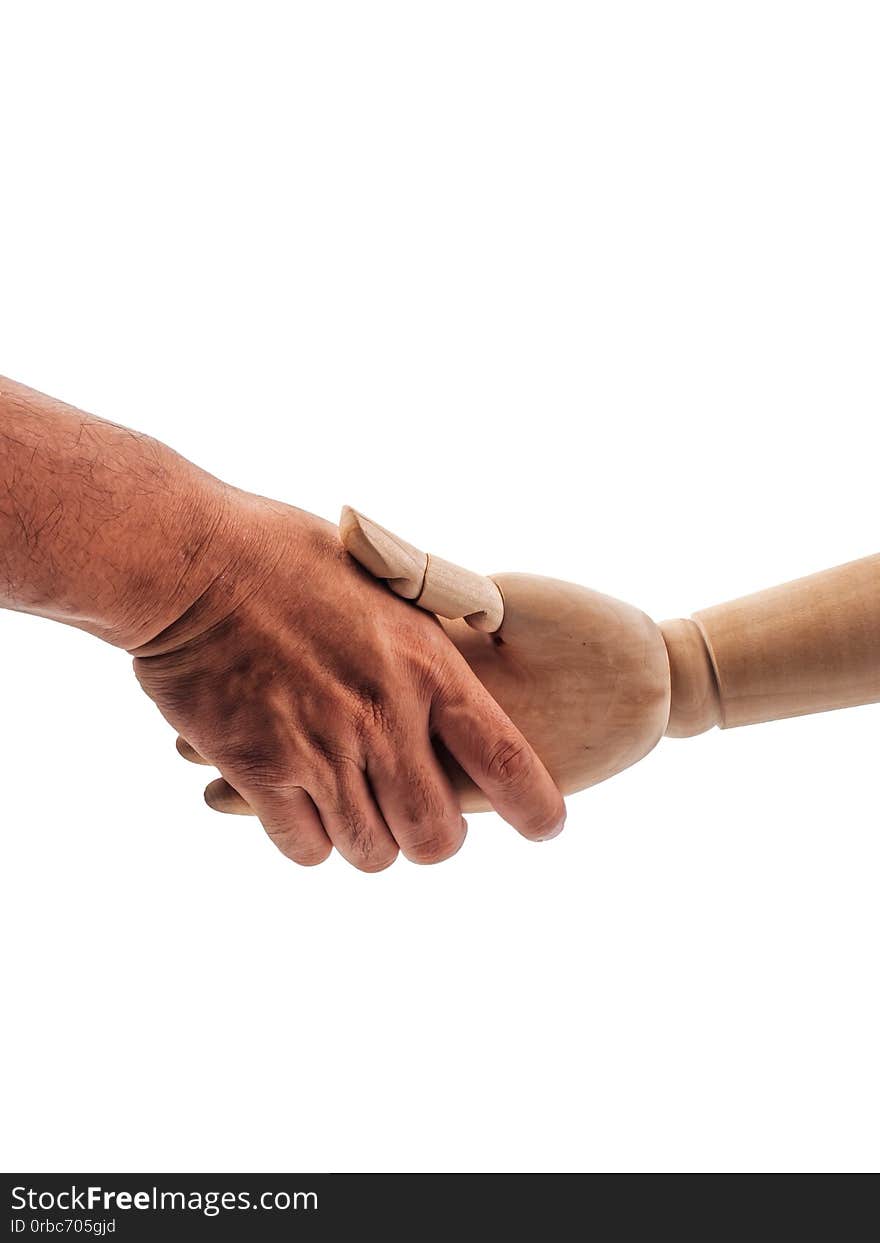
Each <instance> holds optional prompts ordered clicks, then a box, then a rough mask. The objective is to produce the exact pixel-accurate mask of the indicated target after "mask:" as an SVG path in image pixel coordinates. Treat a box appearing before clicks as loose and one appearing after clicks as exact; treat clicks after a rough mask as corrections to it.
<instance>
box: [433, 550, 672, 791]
mask: <svg viewBox="0 0 880 1243" xmlns="http://www.w3.org/2000/svg"><path fill="white" fill-rule="evenodd" d="M494 578H495V582H497V584H498V586H499V587H500V588H501V592H502V595H503V596H504V621H503V622H502V624H501V629H500V630H499V632H498V634H497V635H485V634H480V633H478V632H477V631H475V630H473V629H471V628H470V627H468V626H467V625H465V624H464V622H462V621H458V622H456V621H445V622H442V625H443V629H444V630H445V631H446V633H447V634H448V635H449V636H450V638H451V639H452V641H453V642H454V643H455V645H456V647H458V649H459V651H461V652H462V653H463V655H464V657H465V659H466V660H467V662H468V664H469V665H470V666H471V668H472V669H473V671H474V673H475V674H476V675H477V677H478V678H479V679H480V681H481V682H482V683H483V684H484V685H485V686H486V688H487V689H488V691H489V692H490V693H491V694H492V695H493V696H494V697H495V699H497V701H498V703H499V704H500V705H501V707H502V708H503V709H504V711H505V712H506V713H507V714H508V716H509V717H510V718H511V720H512V721H514V722H515V724H516V725H518V726H519V728H520V729H521V730H522V732H523V733H524V734H525V736H526V737H527V738H528V740H529V742H530V743H531V744H532V746H533V747H534V748H535V751H536V752H537V753H538V755H539V756H540V757H541V759H542V760H543V761H544V764H545V765H546V767H547V769H548V770H549V772H550V774H551V775H552V777H553V778H554V780H555V781H556V783H557V785H558V786H559V788H560V789H561V790H562V792H563V794H570V793H572V792H574V791H575V790H583V789H585V788H586V787H587V786H591V785H595V784H596V783H597V782H599V781H604V780H605V779H606V778H607V777H611V776H613V775H614V774H615V773H618V772H620V771H621V770H622V769H624V768H628V767H629V766H630V765H631V764H634V763H635V762H636V761H637V760H640V759H641V758H642V757H643V756H644V755H646V754H647V753H648V752H649V751H650V750H651V748H652V747H654V746H655V744H656V743H657V742H658V740H659V739H660V738H661V737H662V735H663V732H664V730H665V728H666V723H667V720H668V717H669V663H668V660H667V656H666V647H665V644H664V642H663V638H662V635H661V634H660V631H659V629H658V628H657V626H656V625H655V624H654V622H652V621H651V619H650V618H649V617H646V616H645V614H644V613H642V612H641V611H640V610H639V609H636V608H633V606H632V605H629V604H624V603H623V602H622V601H620V600H614V599H612V598H611V597H610V596H605V595H602V594H601V593H600V592H598V591H591V590H590V589H589V588H587V587H579V586H577V585H576V584H574V583H565V582H560V581H559V580H557V579H551V578H539V577H537V576H535V575H530V574H498V575H495V576H494ZM452 775H453V781H454V784H455V785H456V788H457V789H458V791H459V793H460V796H461V800H462V808H463V810H464V811H480V810H484V809H486V808H487V806H488V804H487V803H486V800H485V798H484V797H483V795H482V793H481V792H480V791H478V790H476V789H475V788H474V787H473V786H472V784H471V783H470V782H469V781H468V780H467V778H465V776H464V774H463V773H461V772H459V771H456V770H455V768H454V767H453V770H452Z"/></svg>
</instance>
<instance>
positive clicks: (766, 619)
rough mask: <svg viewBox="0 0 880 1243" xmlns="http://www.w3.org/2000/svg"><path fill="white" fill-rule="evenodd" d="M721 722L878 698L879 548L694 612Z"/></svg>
mask: <svg viewBox="0 0 880 1243" xmlns="http://www.w3.org/2000/svg"><path fill="white" fill-rule="evenodd" d="M693 620H694V622H695V623H696V625H697V626H698V627H699V629H700V631H701V632H702V634H703V636H704V639H705V642H706V648H707V650H708V653H709V657H710V659H711V662H712V665H713V667H714V671H715V678H716V681H717V685H718V700H719V708H720V719H719V724H720V725H721V727H722V729H730V728H731V727H733V726H737V725H753V724H756V723H757V722H759V721H775V720H779V719H780V718H782V717H792V716H803V715H804V714H806V713H811V712H827V711H829V710H830V709H833V708H850V707H854V706H856V705H858V704H868V703H877V702H880V555H877V556H873V557H864V558H863V559H862V560H860V561H850V562H848V563H847V564H846V565H841V566H837V567H836V568H835V569H832V570H825V571H823V572H822V573H820V574H811V575H809V576H808V577H807V578H799V579H796V580H795V581H794V582H790V583H783V584H782V585H781V586H779V587H771V588H769V589H768V590H766V591H759V592H756V593H755V594H754V595H750V596H743V597H742V598H740V599H738V600H731V601H730V602H729V603H727V604H718V605H716V606H715V607H714V608H708V609H702V610H701V611H700V612H699V613H695V614H694V618H693Z"/></svg>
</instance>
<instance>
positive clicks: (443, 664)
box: [134, 492, 564, 871]
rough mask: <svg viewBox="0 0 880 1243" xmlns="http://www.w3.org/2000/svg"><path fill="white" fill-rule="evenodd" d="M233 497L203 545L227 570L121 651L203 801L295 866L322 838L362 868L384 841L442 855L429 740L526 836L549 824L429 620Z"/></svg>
mask: <svg viewBox="0 0 880 1243" xmlns="http://www.w3.org/2000/svg"><path fill="white" fill-rule="evenodd" d="M232 496H233V500H232V502H231V503H232V506H233V513H232V517H231V520H227V521H225V522H224V524H223V526H222V528H221V529H220V530H219V531H218V532H217V534H215V536H214V539H213V545H212V558H215V557H217V555H218V544H219V545H220V547H221V548H223V549H224V553H228V562H229V567H230V568H229V569H227V570H225V571H224V572H223V573H222V574H221V575H220V576H219V577H218V579H217V581H216V582H215V583H214V584H213V585H212V586H211V588H209V590H208V592H207V593H206V595H205V596H204V597H203V598H202V599H201V600H200V601H199V603H198V606H197V609H196V610H190V611H189V614H188V615H186V616H185V617H184V618H182V619H180V620H179V621H178V622H176V623H174V624H173V625H172V626H171V627H169V628H168V629H166V630H165V631H164V632H163V634H161V635H160V636H159V637H158V638H157V639H156V640H154V641H152V642H150V643H149V644H147V645H144V646H143V647H142V648H141V649H139V650H138V651H136V652H135V657H136V658H135V662H134V665H135V671H136V673H137V677H138V680H139V682H140V684H141V686H142V687H143V688H144V690H145V691H146V692H147V694H148V695H149V696H150V697H151V698H152V699H153V700H154V701H155V702H156V704H157V705H158V707H159V709H160V711H161V712H162V714H163V716H165V718H166V719H167V720H168V721H169V722H170V723H171V724H172V725H173V726H174V727H175V728H176V729H177V730H178V731H179V732H180V734H181V735H182V738H183V739H185V740H186V741H185V742H181V744H180V747H179V749H180V750H181V752H182V754H184V755H186V756H188V758H192V759H196V758H202V759H203V760H204V761H207V762H209V763H211V764H213V765H215V766H216V767H217V768H218V769H219V770H220V772H221V773H222V778H221V779H220V780H218V781H215V782H213V783H212V784H211V785H209V786H208V789H207V790H206V799H207V801H208V803H209V804H210V805H211V806H212V807H213V808H215V809H216V810H218V811H227V812H238V813H242V812H244V813H247V812H249V811H253V812H254V813H256V814H257V815H258V816H259V818H260V820H261V821H262V823H263V825H264V827H265V828H266V831H267V832H268V833H269V835H270V836H271V837H272V838H273V840H274V841H275V842H276V844H277V845H278V846H279V848H280V849H281V850H282V851H283V852H284V853H285V854H286V855H288V856H289V857H290V858H291V859H294V860H295V861H296V862H298V863H303V864H314V863H320V862H321V861H322V860H323V859H325V858H326V857H327V855H328V854H329V853H330V849H331V844H332V845H335V846H336V847H337V849H338V850H339V852H340V853H341V854H342V855H343V856H344V857H345V858H346V859H348V860H349V862H351V863H353V864H354V865H355V866H356V867H359V868H361V869H363V870H365V871H378V870H380V869H382V868H385V867H387V866H388V865H389V864H390V863H392V862H393V860H394V858H395V856H396V855H397V852H398V847H399V848H400V849H401V850H402V851H403V853H404V854H405V855H406V856H407V857H408V858H410V859H413V860H415V861H417V862H422V863H434V862H438V861H440V860H442V859H446V858H448V857H449V856H450V855H452V854H454V853H455V852H456V851H457V850H458V849H459V847H460V846H461V844H462V842H463V840H464V836H465V832H466V825H465V823H464V820H463V819H462V816H461V810H460V806H459V799H458V796H457V794H456V793H455V791H454V789H453V785H452V783H451V781H450V778H449V776H448V775H447V773H446V772H445V771H444V769H443V767H441V764H440V762H439V761H438V758H437V755H436V753H435V751H434V748H433V745H432V744H434V743H436V744H439V747H440V749H441V750H445V751H446V752H448V754H449V755H450V756H451V757H454V760H455V761H457V763H458V764H459V765H460V766H461V768H462V769H463V770H464V771H465V772H466V773H467V774H468V776H469V777H470V779H471V781H472V782H473V783H474V784H475V785H476V786H477V787H479V789H480V790H481V791H482V792H483V795H484V797H485V799H487V800H488V802H490V803H491V804H492V806H494V808H495V809H496V810H497V811H498V812H499V813H500V814H501V815H502V816H503V817H504V818H505V819H506V820H508V821H509V822H510V823H511V824H512V825H514V826H515V827H516V828H517V829H518V830H519V831H520V832H521V833H523V834H524V835H525V836H526V837H530V838H533V839H538V840H541V839H544V838H548V837H552V836H555V834H556V833H558V832H559V831H560V830H561V828H562V824H563V820H564V807H563V803H562V798H561V796H560V794H559V792H558V790H557V789H556V786H555V785H554V783H553V781H552V780H551V778H550V777H549V775H548V774H547V771H546V770H545V768H544V767H543V765H542V764H541V762H540V760H538V758H537V756H536V755H535V753H534V751H533V750H532V748H531V747H530V746H529V744H528V743H527V742H526V741H525V739H524V738H523V736H522V735H521V734H520V732H519V730H518V729H516V727H515V726H514V725H512V724H511V722H510V721H509V719H508V718H507V717H506V716H505V714H504V713H503V712H502V711H501V709H500V708H499V707H498V705H497V704H496V703H495V701H494V700H493V699H492V698H491V696H490V695H489V694H488V692H487V691H486V690H485V688H484V687H483V686H482V685H481V683H480V682H479V681H478V680H477V678H476V677H475V676H474V674H473V673H472V672H471V671H470V669H469V668H468V666H467V664H466V662H465V660H464V659H463V657H462V656H461V655H460V654H459V653H458V651H457V650H456V649H455V647H454V646H453V644H452V643H451V642H450V641H449V639H448V638H447V637H446V636H445V635H444V633H443V631H442V629H441V628H440V626H439V625H438V623H437V622H436V620H435V619H433V618H432V617H430V616H429V615H428V614H427V613H424V612H422V611H420V610H418V609H413V608H411V607H410V606H409V605H407V604H406V603H405V602H404V601H402V600H399V599H397V598H396V597H395V596H393V595H392V594H391V593H389V592H388V591H387V590H386V589H385V588H384V587H383V586H382V585H380V584H379V583H377V582H376V581H375V580H374V579H373V578H371V576H370V575H369V574H367V573H366V572H365V571H364V570H362V569H361V568H360V567H359V566H358V565H357V564H356V563H355V562H354V561H353V560H352V559H351V558H350V557H349V556H348V555H347V554H346V553H345V552H344V550H343V549H342V547H341V546H340V543H339V540H338V537H337V533H336V528H335V527H333V526H331V525H330V524H329V523H325V522H323V521H321V520H320V519H317V518H315V517H313V516H312V515H309V514H306V513H303V512H302V511H301V510H296V509H292V508H290V507H288V506H285V505H282V504H280V503H275V502H271V501H266V500H264V499H263V498H258V497H253V496H249V495H246V494H243V493H234V492H233V494H232ZM224 545H228V548H225V547H224ZM220 559H221V560H224V561H225V560H226V559H227V558H226V556H224V557H222V558H220ZM229 602H232V603H231V605H230V603H229ZM196 613H197V614H198V615H197V616H196ZM450 767H452V768H453V769H454V765H451V766H450Z"/></svg>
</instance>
